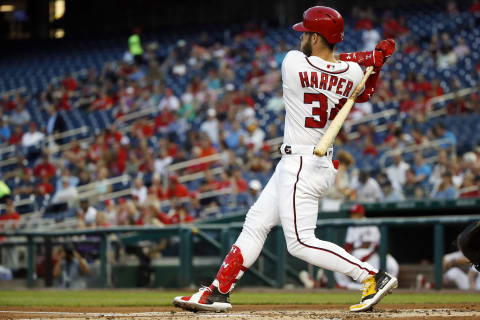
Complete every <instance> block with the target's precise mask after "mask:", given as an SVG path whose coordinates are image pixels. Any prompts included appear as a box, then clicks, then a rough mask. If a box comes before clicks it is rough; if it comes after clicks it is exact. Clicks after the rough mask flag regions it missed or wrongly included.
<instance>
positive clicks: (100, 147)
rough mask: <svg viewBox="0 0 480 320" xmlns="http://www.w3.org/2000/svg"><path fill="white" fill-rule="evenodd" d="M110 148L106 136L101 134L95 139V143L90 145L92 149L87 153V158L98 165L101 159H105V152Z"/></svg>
mask: <svg viewBox="0 0 480 320" xmlns="http://www.w3.org/2000/svg"><path fill="white" fill-rule="evenodd" d="M107 149H108V146H107V144H106V143H105V135H104V134H103V133H100V134H99V135H97V136H96V137H95V142H94V143H93V144H91V145H90V148H89V149H88V151H87V157H88V159H90V160H91V161H93V162H94V163H96V162H97V161H98V160H99V159H100V158H102V157H103V154H104V153H105V151H107Z"/></svg>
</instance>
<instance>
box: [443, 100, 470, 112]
mask: <svg viewBox="0 0 480 320" xmlns="http://www.w3.org/2000/svg"><path fill="white" fill-rule="evenodd" d="M465 112H467V105H466V104H465V100H463V98H462V97H460V96H456V97H455V99H454V100H452V102H450V103H449V104H448V105H447V113H448V114H458V113H465Z"/></svg>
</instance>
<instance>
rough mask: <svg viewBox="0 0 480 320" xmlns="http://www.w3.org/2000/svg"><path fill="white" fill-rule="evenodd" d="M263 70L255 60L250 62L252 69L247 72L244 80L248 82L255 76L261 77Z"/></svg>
mask: <svg viewBox="0 0 480 320" xmlns="http://www.w3.org/2000/svg"><path fill="white" fill-rule="evenodd" d="M264 75H265V72H263V70H262V69H261V68H260V66H259V64H258V62H257V61H255V62H253V63H252V70H250V72H249V73H248V74H247V78H246V82H250V81H252V80H253V79H255V78H259V77H263V76H264Z"/></svg>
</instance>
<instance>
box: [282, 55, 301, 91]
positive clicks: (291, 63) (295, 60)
mask: <svg viewBox="0 0 480 320" xmlns="http://www.w3.org/2000/svg"><path fill="white" fill-rule="evenodd" d="M304 59H305V54H304V53H303V52H301V51H298V50H290V51H288V53H287V54H286V55H285V58H283V61H282V82H283V86H284V87H285V86H286V87H289V85H290V84H289V77H288V74H289V73H290V72H289V71H290V70H294V69H295V66H296V65H299V64H300V63H302V62H303V60H304Z"/></svg>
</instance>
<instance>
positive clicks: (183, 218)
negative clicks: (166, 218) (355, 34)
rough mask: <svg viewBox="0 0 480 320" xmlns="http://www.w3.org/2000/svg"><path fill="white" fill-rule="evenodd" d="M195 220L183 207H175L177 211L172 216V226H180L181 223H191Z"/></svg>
mask: <svg viewBox="0 0 480 320" xmlns="http://www.w3.org/2000/svg"><path fill="white" fill-rule="evenodd" d="M194 220H195V219H193V217H192V216H191V215H189V214H188V211H187V209H186V208H185V206H183V205H178V206H176V207H175V211H174V212H173V214H172V215H171V216H170V224H179V223H190V222H193V221H194Z"/></svg>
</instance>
